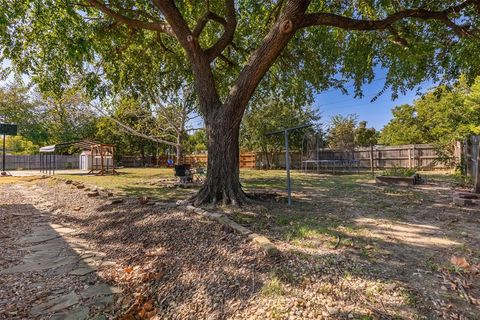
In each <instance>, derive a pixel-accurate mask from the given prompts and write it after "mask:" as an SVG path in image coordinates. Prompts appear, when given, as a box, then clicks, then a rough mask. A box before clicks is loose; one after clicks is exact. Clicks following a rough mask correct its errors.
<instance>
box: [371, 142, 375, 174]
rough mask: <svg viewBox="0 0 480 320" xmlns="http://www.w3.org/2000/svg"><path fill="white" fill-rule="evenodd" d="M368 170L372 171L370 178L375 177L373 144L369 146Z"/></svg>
mask: <svg viewBox="0 0 480 320" xmlns="http://www.w3.org/2000/svg"><path fill="white" fill-rule="evenodd" d="M370 170H371V171H372V177H375V165H374V159H373V144H370Z"/></svg>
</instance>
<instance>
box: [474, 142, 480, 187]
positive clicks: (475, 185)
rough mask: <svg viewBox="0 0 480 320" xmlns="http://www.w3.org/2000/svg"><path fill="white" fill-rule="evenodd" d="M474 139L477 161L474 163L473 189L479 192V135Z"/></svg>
mask: <svg viewBox="0 0 480 320" xmlns="http://www.w3.org/2000/svg"><path fill="white" fill-rule="evenodd" d="M474 141H475V142H476V144H475V145H476V147H477V163H476V164H475V166H476V170H475V171H476V172H475V177H474V185H473V191H474V192H476V193H480V136H477V137H476V139H475V140H474Z"/></svg>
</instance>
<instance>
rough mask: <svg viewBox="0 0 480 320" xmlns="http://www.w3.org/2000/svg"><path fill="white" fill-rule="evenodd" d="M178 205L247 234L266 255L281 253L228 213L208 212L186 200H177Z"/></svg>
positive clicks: (265, 239)
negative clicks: (189, 203)
mask: <svg viewBox="0 0 480 320" xmlns="http://www.w3.org/2000/svg"><path fill="white" fill-rule="evenodd" d="M177 205H179V206H184V207H185V209H187V211H188V212H192V213H196V214H198V215H200V216H203V217H205V218H207V219H210V220H213V221H216V222H218V223H220V224H222V225H224V226H225V227H227V228H229V229H232V230H233V231H235V232H237V233H239V234H241V235H243V236H246V237H248V238H249V239H250V241H252V242H253V243H254V244H255V245H256V246H258V247H259V248H260V249H261V250H262V251H263V252H264V253H265V254H266V255H268V256H274V255H277V254H279V253H280V251H279V250H278V248H277V247H276V246H275V245H274V244H273V243H272V242H271V241H270V240H269V239H268V238H266V237H264V236H261V235H259V234H257V233H254V232H253V231H252V230H250V229H248V228H245V227H244V226H242V225H240V224H238V223H236V222H235V221H233V220H232V219H230V218H228V217H227V216H226V215H224V214H222V213H218V212H208V211H206V210H204V209H202V208H197V207H194V206H192V205H185V201H177Z"/></svg>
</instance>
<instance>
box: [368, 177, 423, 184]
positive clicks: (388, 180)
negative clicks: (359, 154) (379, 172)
mask: <svg viewBox="0 0 480 320" xmlns="http://www.w3.org/2000/svg"><path fill="white" fill-rule="evenodd" d="M417 177H418V175H416V174H414V175H412V176H410V177H400V176H377V177H375V181H376V182H377V183H381V184H394V185H399V186H413V185H415V184H419V182H420V180H419V179H418V178H417Z"/></svg>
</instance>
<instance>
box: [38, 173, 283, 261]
mask: <svg viewBox="0 0 480 320" xmlns="http://www.w3.org/2000/svg"><path fill="white" fill-rule="evenodd" d="M45 177H48V178H50V179H53V180H56V181H61V182H64V183H67V184H73V183H72V182H73V181H72V180H69V179H65V178H60V177H54V176H45ZM81 184H82V185H84V186H86V187H88V188H90V189H91V190H96V191H97V192H98V191H102V192H105V191H107V190H105V189H104V188H100V187H98V186H95V185H91V184H86V183H81ZM107 194H108V195H107V197H112V201H115V200H117V199H118V198H114V196H117V197H123V196H125V194H124V193H121V192H115V193H114V192H112V191H110V190H109V191H107ZM122 201H123V200H122ZM119 202H121V201H119ZM113 203H117V202H113ZM113 203H112V204H113ZM155 204H156V203H155ZM162 205H163V204H162ZM175 205H176V206H177V207H182V208H184V209H185V210H187V212H190V213H195V214H197V215H200V216H202V217H204V218H207V219H209V220H212V221H216V222H218V223H220V224H221V225H223V226H225V227H227V228H229V229H231V230H233V231H234V232H236V233H238V234H240V235H243V236H246V237H247V238H248V239H250V241H251V242H253V243H254V244H255V245H256V246H257V247H258V248H259V249H260V250H261V251H262V252H263V253H265V254H266V255H267V256H276V255H279V253H280V250H279V249H278V248H277V247H276V246H275V245H274V244H273V243H272V242H271V241H270V240H269V239H268V238H267V237H265V236H262V235H259V234H257V233H254V232H253V231H252V230H250V229H248V228H246V227H244V226H242V225H240V224H238V223H237V222H235V221H233V220H232V219H230V218H229V217H227V216H226V215H224V214H222V213H219V212H209V211H207V210H204V209H202V208H198V207H195V206H192V205H190V204H188V202H186V201H185V200H179V201H177V202H176V204H175Z"/></svg>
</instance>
